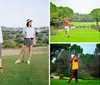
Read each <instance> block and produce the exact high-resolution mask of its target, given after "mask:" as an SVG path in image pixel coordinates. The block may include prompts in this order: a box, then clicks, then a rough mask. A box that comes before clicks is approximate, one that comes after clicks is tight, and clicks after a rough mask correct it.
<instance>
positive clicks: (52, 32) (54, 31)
mask: <svg viewBox="0 0 100 85" xmlns="http://www.w3.org/2000/svg"><path fill="white" fill-rule="evenodd" d="M50 32H51V35H56V30H55V28H54V26H51V27H50Z"/></svg>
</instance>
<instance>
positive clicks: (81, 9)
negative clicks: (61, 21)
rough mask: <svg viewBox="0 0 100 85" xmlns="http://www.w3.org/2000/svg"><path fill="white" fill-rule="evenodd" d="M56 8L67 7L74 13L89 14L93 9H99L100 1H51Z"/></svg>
mask: <svg viewBox="0 0 100 85" xmlns="http://www.w3.org/2000/svg"><path fill="white" fill-rule="evenodd" d="M51 2H53V3H54V4H56V5H57V6H67V7H70V8H72V9H73V11H74V13H77V12H78V13H82V14H83V13H86V14H87V13H90V12H91V11H92V10H93V9H95V8H100V0H51Z"/></svg>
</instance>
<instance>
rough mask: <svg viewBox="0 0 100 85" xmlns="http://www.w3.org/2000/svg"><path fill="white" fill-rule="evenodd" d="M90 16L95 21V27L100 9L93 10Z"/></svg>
mask: <svg viewBox="0 0 100 85" xmlns="http://www.w3.org/2000/svg"><path fill="white" fill-rule="evenodd" d="M90 14H91V16H92V18H93V19H94V20H95V21H96V26H98V22H99V21H100V8H96V9H93V10H92V11H91V13H90Z"/></svg>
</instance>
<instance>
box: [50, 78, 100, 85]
mask: <svg viewBox="0 0 100 85" xmlns="http://www.w3.org/2000/svg"><path fill="white" fill-rule="evenodd" d="M50 83H51V85H75V81H74V80H72V82H71V83H70V84H68V80H57V79H51V82H50ZM99 84H100V80H91V81H90V82H89V81H88V80H79V83H78V84H77V85H99Z"/></svg>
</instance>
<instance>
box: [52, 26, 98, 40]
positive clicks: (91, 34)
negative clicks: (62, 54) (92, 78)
mask: <svg viewBox="0 0 100 85" xmlns="http://www.w3.org/2000/svg"><path fill="white" fill-rule="evenodd" d="M50 40H51V42H100V32H98V31H97V30H93V29H88V28H74V29H71V30H70V37H69V38H67V37H66V34H65V31H64V30H63V31H57V35H55V36H51V38H50Z"/></svg>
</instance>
